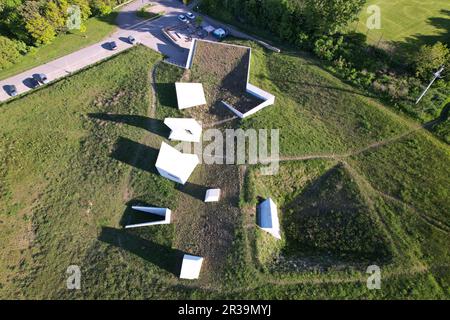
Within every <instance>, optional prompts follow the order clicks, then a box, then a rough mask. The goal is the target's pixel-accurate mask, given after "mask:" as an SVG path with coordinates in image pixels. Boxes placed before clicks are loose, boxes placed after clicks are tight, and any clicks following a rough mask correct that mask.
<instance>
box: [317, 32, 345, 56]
mask: <svg viewBox="0 0 450 320" xmlns="http://www.w3.org/2000/svg"><path fill="white" fill-rule="evenodd" d="M342 42H343V37H342V36H341V37H339V38H338V39H336V40H334V39H333V38H332V37H329V36H322V37H320V38H319V39H318V40H316V42H314V53H315V54H316V55H317V56H318V57H319V58H321V59H324V60H327V61H332V60H333V59H334V57H335V54H336V52H337V50H338V49H339V48H340V46H341V45H342Z"/></svg>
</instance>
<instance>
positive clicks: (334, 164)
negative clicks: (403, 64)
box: [0, 42, 450, 299]
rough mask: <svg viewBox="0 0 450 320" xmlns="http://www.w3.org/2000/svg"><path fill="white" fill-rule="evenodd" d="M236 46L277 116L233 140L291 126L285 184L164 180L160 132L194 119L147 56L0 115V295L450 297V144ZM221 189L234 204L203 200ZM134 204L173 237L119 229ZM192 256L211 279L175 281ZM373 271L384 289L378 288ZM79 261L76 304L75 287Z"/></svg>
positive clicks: (220, 178) (290, 61)
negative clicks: (70, 277) (155, 216)
mask: <svg viewBox="0 0 450 320" xmlns="http://www.w3.org/2000/svg"><path fill="white" fill-rule="evenodd" d="M237 43H240V44H244V45H248V46H252V47H253V52H252V61H251V63H252V69H251V82H252V83H253V84H255V85H257V86H260V87H261V88H263V89H264V90H267V91H269V92H271V93H273V94H275V95H276V103H275V105H274V106H270V107H268V108H266V109H264V110H262V111H261V112H259V113H257V114H256V115H255V116H254V117H251V118H249V119H247V120H245V121H242V122H237V121H231V122H228V123H227V126H226V127H227V128H233V127H237V126H239V127H242V128H255V129H259V128H263V129H271V128H278V129H280V151H281V157H282V161H281V164H280V171H279V173H278V174H277V175H273V176H262V175H260V171H259V167H258V166H245V167H243V166H241V167H237V166H216V165H215V166H210V165H201V166H199V167H198V168H197V169H196V170H195V172H194V174H193V175H192V177H191V179H190V181H189V182H190V183H189V184H187V185H186V186H184V187H180V186H176V185H175V184H173V183H172V182H170V181H168V180H166V179H163V178H162V177H160V176H159V175H158V174H157V173H156V172H155V169H154V162H155V159H156V155H157V150H158V148H159V145H160V142H161V141H162V140H163V139H165V138H166V137H167V130H164V126H163V125H162V119H163V118H164V117H166V116H186V115H189V114H190V113H189V112H190V111H187V112H179V111H178V110H177V109H176V99H175V96H174V85H173V82H175V81H177V80H179V79H182V78H183V79H185V78H184V77H186V74H185V73H184V70H182V69H180V68H177V67H175V66H172V65H168V64H164V63H158V61H159V60H160V59H161V57H160V56H159V55H158V54H156V53H154V52H153V51H150V50H149V49H146V48H144V47H140V46H138V47H136V48H134V49H131V50H129V51H127V52H125V53H122V54H120V55H118V56H116V57H113V58H112V59H110V60H108V61H106V62H103V63H100V64H98V65H96V66H94V67H92V68H90V69H88V70H85V71H82V72H80V73H78V74H75V75H73V76H71V77H68V78H65V79H62V80H60V81H58V82H56V83H54V84H51V85H50V86H46V87H43V88H40V89H38V90H35V91H33V92H31V93H29V94H27V95H25V96H24V97H21V98H20V99H16V100H12V101H10V102H8V103H4V104H2V105H0V137H1V139H0V150H2V152H0V182H1V183H0V192H1V193H0V195H1V196H0V208H1V211H0V220H1V224H0V225H1V228H2V233H1V235H0V240H1V247H0V255H1V259H0V283H1V285H0V296H1V297H4V298H13V297H18V298H24V297H27V298H75V299H82V298H150V299H154V298H171V299H177V298H197V299H200V298H233V299H235V298H253V299H255V298H260V299H261V298H280V299H281V298H287V299H299V298H363V299H367V298H376V299H385V298H448V296H449V292H450V291H449V283H450V279H449V274H450V273H449V272H450V271H449V265H450V253H449V248H448V243H449V240H450V239H449V238H450V235H449V232H450V228H449V226H448V222H447V221H448V212H450V203H449V199H450V197H449V194H448V192H449V191H448V190H450V185H449V183H450V182H449V181H448V179H447V178H446V177H448V176H449V174H450V172H449V170H450V169H449V166H448V165H447V164H448V163H449V160H450V150H449V147H448V146H446V145H444V144H442V143H440V142H439V141H437V140H436V139H435V138H434V137H432V136H431V135H430V134H429V133H427V132H426V131H424V130H422V128H421V127H420V126H419V125H418V124H416V123H413V122H411V121H409V120H406V119H404V118H402V117H400V116H398V115H396V114H395V113H393V112H392V111H390V110H389V109H387V108H385V107H384V106H383V105H381V104H379V103H378V102H377V101H375V100H373V98H371V97H367V96H364V95H362V94H361V93H359V92H357V91H355V90H354V89H352V88H351V87H349V86H347V85H345V84H343V83H342V82H340V81H339V80H338V79H336V78H335V77H333V76H331V75H330V74H329V73H327V72H326V71H324V70H322V69H321V68H320V66H318V65H317V62H316V61H315V60H313V59H310V58H308V57H306V56H302V55H300V54H298V53H289V54H288V53H282V54H275V53H272V52H267V51H265V50H263V49H261V48H260V47H258V46H257V45H255V44H254V43H251V42H237ZM153 68H156V69H155V70H156V71H155V73H154V75H155V80H156V83H154V86H155V88H156V101H155V100H154V99H153V95H152V90H151V82H152V79H153V78H152V75H151V73H152V72H151V71H152V70H153ZM193 76H195V74H194V75H193ZM205 81H207V80H205ZM205 87H206V88H208V86H207V85H206V86H205ZM207 94H208V93H207ZM209 102H210V104H209V105H208V107H212V106H211V103H213V101H209ZM154 107H156V110H155V108H154ZM204 111H205V112H211V111H210V110H209V109H208V108H204ZM193 112H197V111H195V110H194V111H193ZM219 129H220V130H222V129H223V127H220V128H219ZM304 156H308V159H309V160H305V159H304V158H303V157H304ZM208 187H220V188H222V189H223V190H224V198H223V201H222V202H219V203H218V204H216V205H213V204H209V205H207V204H205V203H204V202H203V201H202V196H203V195H204V191H205V189H206V188H208ZM244 194H245V196H244ZM257 196H260V197H268V196H271V197H272V198H273V199H274V200H275V201H276V202H277V204H278V206H279V210H280V218H281V222H282V226H283V229H282V235H283V239H282V240H281V241H280V242H275V241H274V240H273V239H272V238H270V237H269V236H267V234H265V233H264V232H262V231H261V230H259V229H258V228H256V225H255V220H256V218H255V203H256V197H257ZM137 203H140V204H149V205H154V206H164V207H166V206H169V207H170V208H171V209H173V217H174V223H173V224H171V225H165V226H157V227H152V228H144V229H140V230H133V231H128V230H123V229H122V228H121V226H122V225H123V223H124V221H128V219H130V216H131V213H130V209H129V206H130V205H132V204H137ZM316 203H317V204H321V206H319V207H318V206H317V205H316ZM239 204H240V206H239ZM319 209H320V210H319ZM292 224H293V226H294V228H293V229H290V226H291V225H292ZM296 228H297V229H296ZM308 232H309V233H308ZM352 235H354V236H352ZM344 249H345V250H344ZM184 252H191V253H194V254H201V255H204V256H205V257H206V259H205V265H204V268H203V269H202V275H201V277H200V279H199V280H198V281H195V282H192V281H185V280H180V279H179V278H178V270H179V263H180V257H181V256H182V254H183V253H184ZM380 253H381V254H380ZM380 257H383V258H382V259H380ZM386 257H387V258H388V259H386ZM372 262H376V263H379V264H380V265H381V267H382V274H383V280H382V281H383V282H382V290H377V291H370V290H368V289H367V288H366V279H367V274H366V273H365V271H366V267H367V265H368V264H369V263H372ZM72 264H76V265H79V266H80V267H81V270H82V289H81V290H80V291H68V290H67V289H66V282H65V280H66V277H67V275H66V268H67V267H68V266H69V265H72Z"/></svg>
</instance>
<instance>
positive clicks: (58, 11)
mask: <svg viewBox="0 0 450 320" xmlns="http://www.w3.org/2000/svg"><path fill="white" fill-rule="evenodd" d="M68 6H69V4H68V3H67V1H66V0H50V1H48V2H47V3H46V4H45V7H44V17H45V18H46V19H47V21H48V22H49V23H50V24H51V25H52V27H53V29H55V31H56V32H57V33H59V32H61V31H63V30H65V29H66V20H67V8H68Z"/></svg>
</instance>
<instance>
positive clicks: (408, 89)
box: [200, 0, 450, 141]
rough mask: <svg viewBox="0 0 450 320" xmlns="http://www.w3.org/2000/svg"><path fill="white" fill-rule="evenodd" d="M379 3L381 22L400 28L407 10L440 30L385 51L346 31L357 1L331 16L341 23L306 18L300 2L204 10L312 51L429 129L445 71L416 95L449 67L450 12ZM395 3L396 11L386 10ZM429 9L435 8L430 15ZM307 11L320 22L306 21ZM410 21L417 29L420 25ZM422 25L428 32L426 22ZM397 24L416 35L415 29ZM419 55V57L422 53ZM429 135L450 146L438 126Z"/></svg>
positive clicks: (284, 46)
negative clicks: (441, 67)
mask: <svg viewBox="0 0 450 320" xmlns="http://www.w3.org/2000/svg"><path fill="white" fill-rule="evenodd" d="M313 2H314V3H315V5H317V6H319V7H320V8H321V9H329V8H332V7H333V6H334V5H335V4H336V2H331V3H329V2H328V1H327V2H326V5H325V2H323V1H313ZM382 2H383V3H384V4H383V6H384V7H385V8H384V10H383V8H382V19H385V18H386V16H388V18H387V19H391V20H392V21H393V23H397V22H398V20H397V14H398V12H406V13H407V15H408V16H414V17H416V16H422V17H423V16H426V18H427V19H428V20H427V22H426V23H429V24H431V25H436V28H437V29H438V30H439V32H438V34H435V36H430V37H428V36H426V35H427V34H428V33H427V29H426V28H424V30H423V32H419V31H417V32H418V34H417V35H415V37H417V38H415V37H409V38H407V39H405V40H404V41H395V42H389V46H388V48H386V47H384V46H375V45H374V44H373V42H370V41H369V42H367V41H366V40H367V39H366V35H365V34H361V33H357V32H354V31H357V30H355V27H353V28H348V27H347V25H348V24H349V23H351V21H352V19H353V18H354V16H355V14H357V12H356V11H355V10H356V9H357V8H359V9H361V5H362V3H363V2H358V1H352V2H348V3H347V2H346V4H347V5H348V6H342V9H343V10H341V11H339V10H338V11H336V12H335V13H333V14H337V15H339V17H338V18H337V17H335V16H333V14H329V12H328V11H327V10H324V11H323V12H322V13H319V12H318V11H320V10H309V11H308V10H306V11H305V12H304V11H303V10H305V8H307V5H305V6H298V3H299V2H297V1H269V0H266V1H259V2H255V1H228V2H226V3H223V2H221V1H216V0H203V1H202V2H201V6H200V9H201V10H203V11H205V12H207V13H208V14H209V15H212V16H214V17H215V18H218V19H220V20H223V21H225V22H226V23H230V24H232V25H235V26H237V27H238V28H240V29H242V30H244V31H247V32H249V33H250V34H254V35H256V36H260V37H262V38H265V39H269V41H271V42H272V43H274V44H275V45H277V46H279V47H280V48H281V50H284V51H296V50H298V49H301V50H305V51H309V52H311V53H313V54H314V55H316V56H317V57H318V58H320V59H321V60H322V63H323V66H324V67H325V68H326V69H327V70H328V71H329V72H331V73H332V74H334V75H336V76H338V77H339V78H341V79H342V80H344V81H345V82H347V83H349V84H351V85H353V86H354V87H356V88H358V90H364V91H365V92H367V93H370V94H371V95H376V96H377V97H379V98H380V99H382V101H383V103H385V104H386V105H388V106H390V107H392V108H393V109H394V110H396V111H398V112H401V113H404V114H406V115H408V116H410V117H412V118H413V119H415V120H418V121H420V122H421V123H422V124H425V123H427V122H429V121H432V120H435V119H437V118H438V117H439V116H440V115H441V112H442V110H443V109H442V108H443V102H444V101H445V100H446V99H447V97H448V92H449V88H450V82H449V78H448V76H446V74H447V73H445V74H444V76H445V77H444V78H443V79H440V80H438V81H436V83H435V84H434V85H433V87H432V88H431V90H430V91H429V93H428V95H427V96H426V97H425V98H424V99H422V101H421V102H420V104H418V105H416V104H415V101H416V99H417V98H418V96H419V95H420V94H421V92H422V91H423V89H424V88H425V87H426V85H428V82H429V79H430V77H431V76H432V74H431V73H430V71H433V72H435V71H436V70H437V68H438V67H439V65H438V64H439V63H443V62H445V61H448V53H446V52H447V51H446V49H443V48H444V47H443V46H442V45H438V44H435V43H436V42H437V41H441V42H442V43H443V44H444V45H445V44H448V43H449V39H448V32H447V30H448V29H449V27H448V21H449V19H446V18H445V16H447V15H448V12H449V11H450V7H449V6H448V4H447V3H445V4H444V3H443V1H442V0H441V1H434V2H433V3H427V4H425V3H422V2H421V3H420V4H419V3H416V4H414V5H410V3H409V2H407V1H397V2H395V3H391V2H389V3H387V1H382ZM399 2H400V3H399ZM373 3H374V1H370V4H373ZM376 3H379V1H378V2H376ZM322 5H323V7H321V6H322ZM340 5H341V3H340ZM391 5H392V6H397V7H395V8H392V10H389V8H390V6H391ZM430 7H433V9H432V10H431V9H430ZM316 9H317V8H316ZM359 9H358V10H359ZM402 9H404V10H402ZM410 9H411V10H410ZM413 9H414V10H413ZM428 9H429V10H428ZM439 10H440V13H439V15H438V16H435V14H436V11H439ZM413 11H414V12H413ZM416 11H420V14H419V15H416V14H415V12H416ZM309 13H311V14H312V15H313V16H314V17H315V18H314V19H309V18H308V16H309ZM330 19H335V20H336V21H337V23H338V25H339V27H332V28H330V29H328V30H323V28H321V26H322V24H324V25H328V26H333V24H331V23H329V20H330ZM266 21H270V22H271V23H270V24H269V25H268V27H267V26H266V25H265V24H266ZM411 23H412V24H414V23H415V21H411ZM360 24H362V23H360ZM418 25H422V26H423V24H418ZM382 26H383V25H382ZM399 26H401V27H405V28H408V30H411V28H410V26H411V24H406V25H405V24H401V25H399ZM385 28H387V27H386V26H383V30H382V31H383V32H386V33H390V32H392V33H394V32H395V31H393V30H395V28H393V29H392V30H390V29H389V30H387V29H385ZM424 44H430V45H433V47H432V48H428V47H424V46H423V45H424ZM385 49H388V50H385ZM419 49H420V52H421V53H417V52H418V51H419ZM446 56H447V57H446ZM418 61H420V63H418ZM417 75H419V76H420V77H417ZM431 131H432V132H433V133H434V134H435V135H436V136H438V137H439V138H441V139H442V140H443V141H447V140H446V135H445V130H442V129H441V127H440V126H434V127H433V129H431Z"/></svg>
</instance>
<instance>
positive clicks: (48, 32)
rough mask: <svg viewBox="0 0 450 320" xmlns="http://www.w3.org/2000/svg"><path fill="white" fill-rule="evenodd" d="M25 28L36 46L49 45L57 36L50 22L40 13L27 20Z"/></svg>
mask: <svg viewBox="0 0 450 320" xmlns="http://www.w3.org/2000/svg"><path fill="white" fill-rule="evenodd" d="M25 28H26V29H27V31H28V33H29V35H30V36H31V38H32V39H33V42H34V44H35V45H40V44H48V43H50V42H52V40H53V39H54V38H55V36H56V32H55V29H54V28H53V26H52V25H51V24H50V22H48V21H47V19H45V18H44V17H42V16H41V15H40V14H38V13H36V14H33V15H32V16H31V17H29V18H28V19H27V21H26V23H25Z"/></svg>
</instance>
